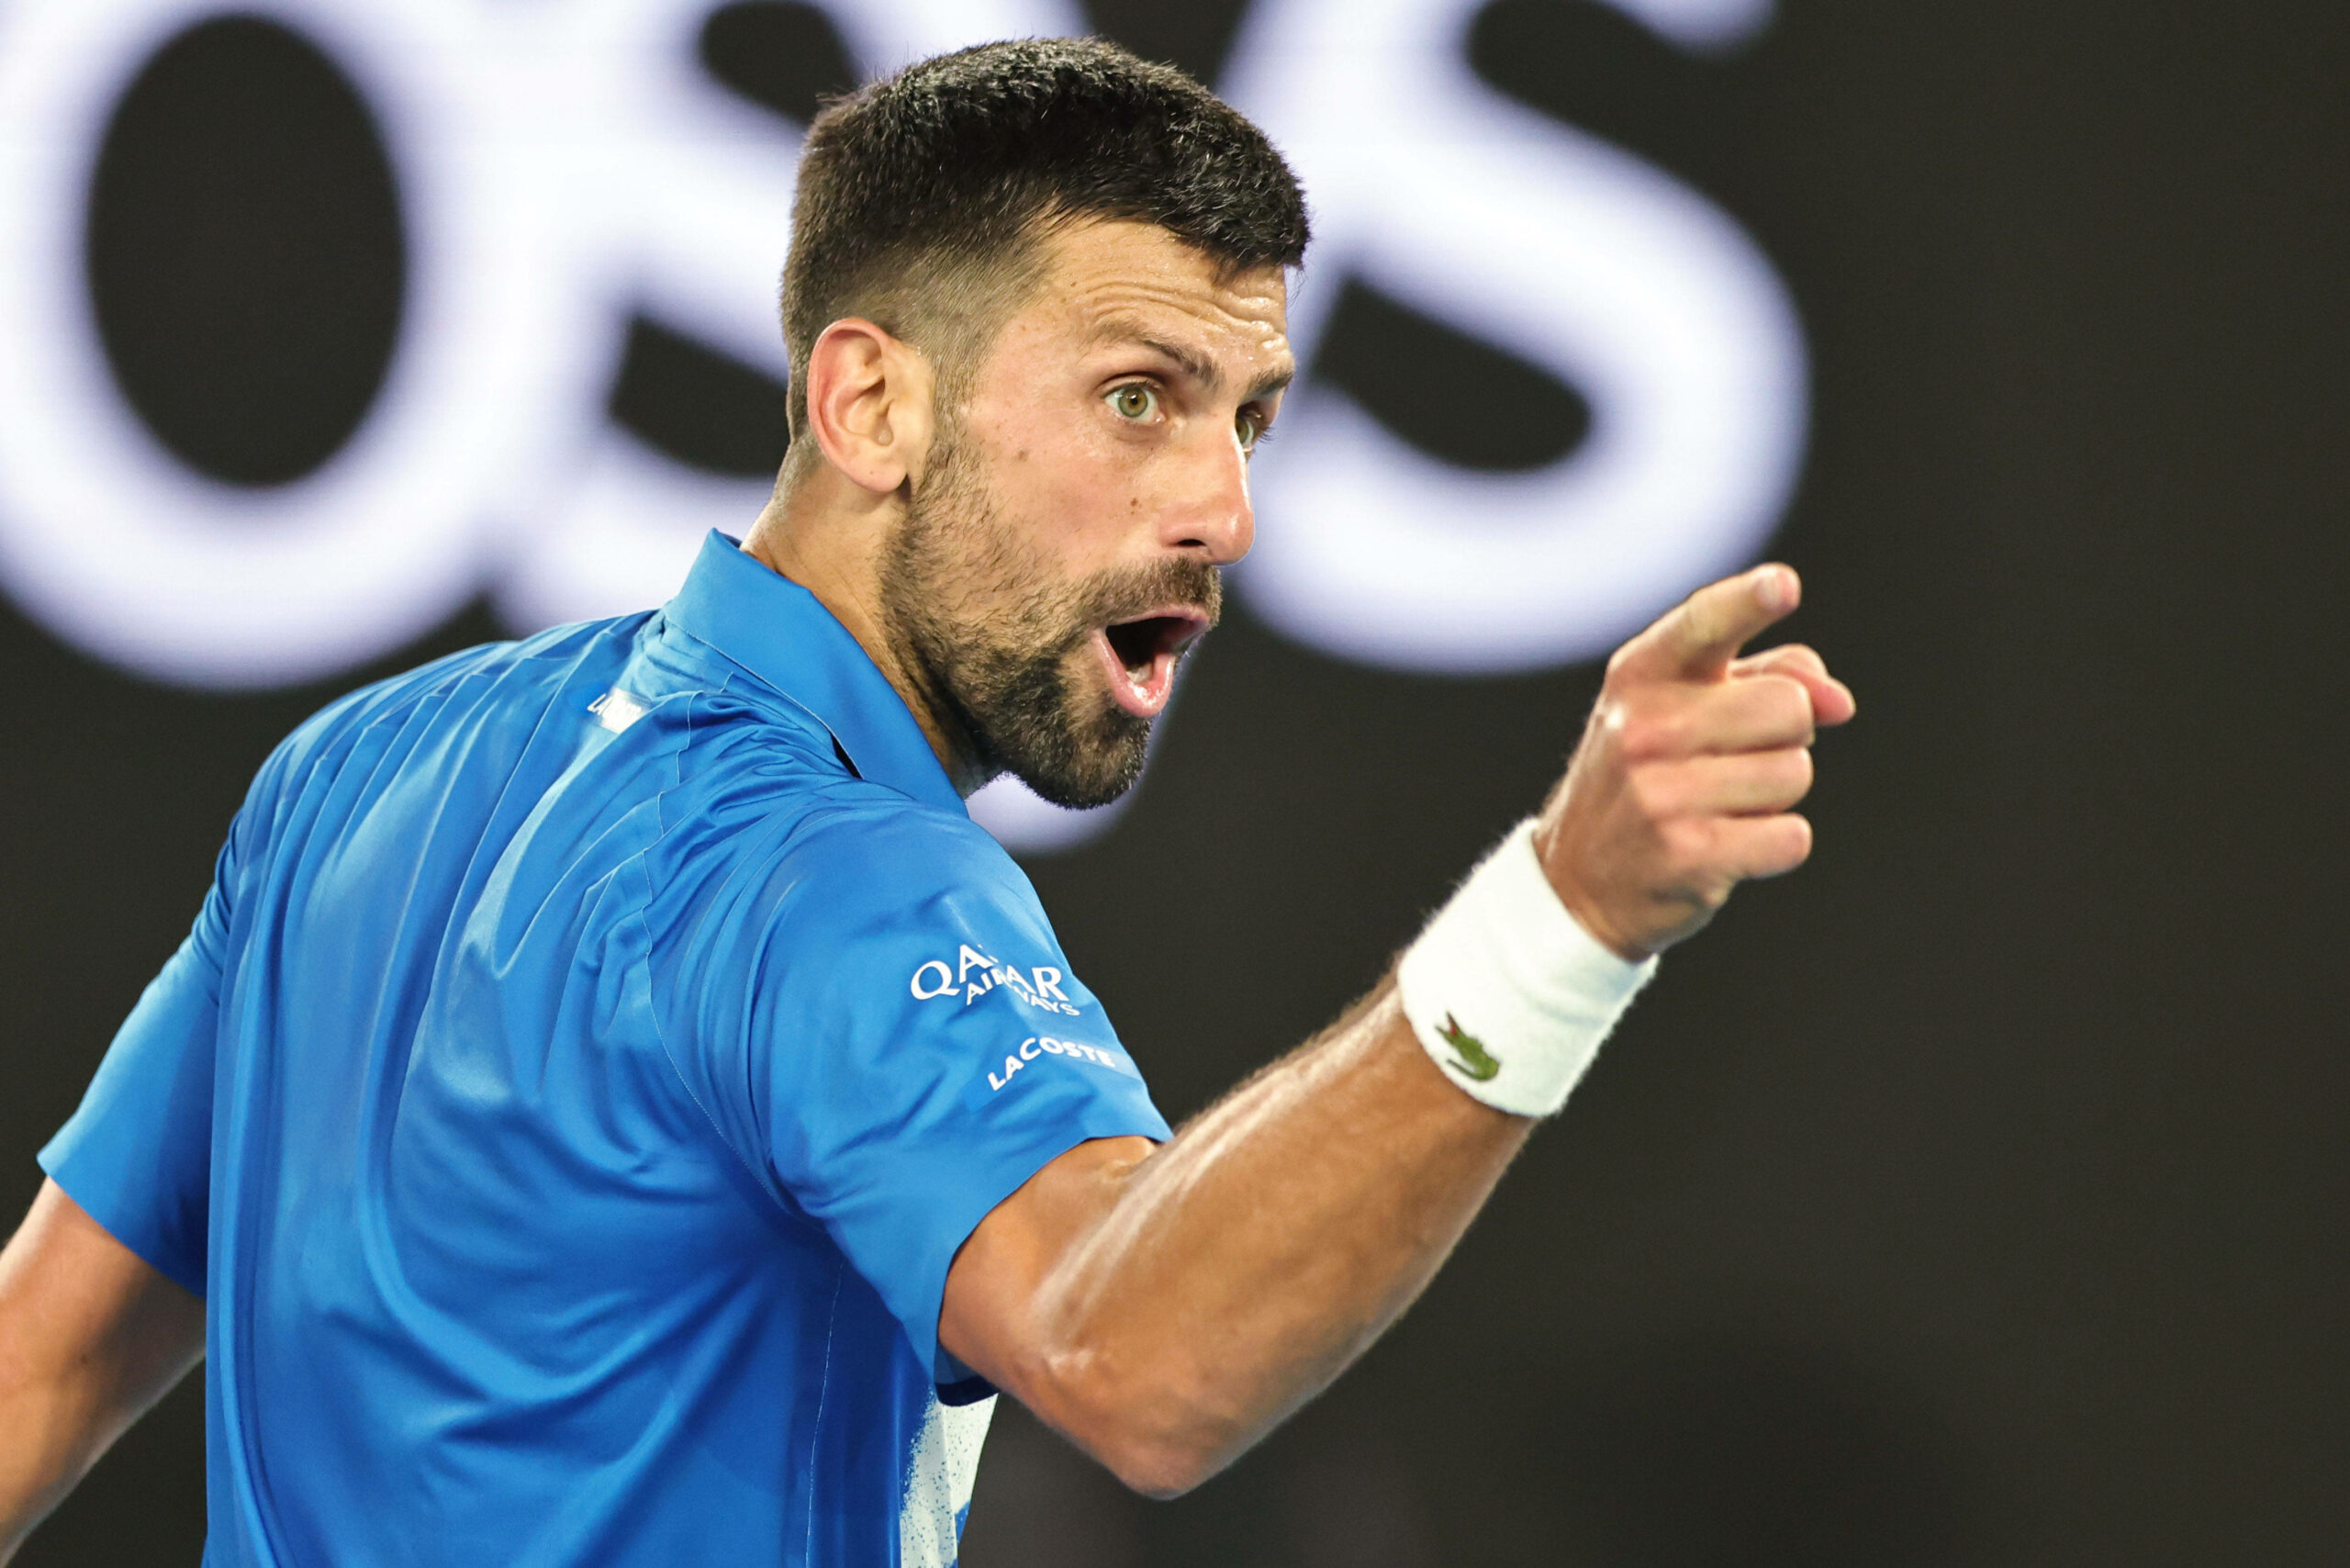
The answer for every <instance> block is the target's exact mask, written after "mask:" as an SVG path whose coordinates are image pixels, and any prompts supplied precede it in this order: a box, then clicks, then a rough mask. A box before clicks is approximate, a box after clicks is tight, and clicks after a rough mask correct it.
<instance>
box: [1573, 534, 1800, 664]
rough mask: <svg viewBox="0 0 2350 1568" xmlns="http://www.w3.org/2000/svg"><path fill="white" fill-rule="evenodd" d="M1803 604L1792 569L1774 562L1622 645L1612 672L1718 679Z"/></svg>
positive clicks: (1711, 589)
mask: <svg viewBox="0 0 2350 1568" xmlns="http://www.w3.org/2000/svg"><path fill="white" fill-rule="evenodd" d="M1802 599H1803V583H1802V580H1801V579H1800V578H1798V577H1796V574H1795V569H1794V568H1793V567H1791V566H1780V565H1778V564H1777V563H1775V562H1774V563H1772V564H1771V565H1769V566H1757V567H1755V568H1754V569H1753V570H1751V571H1747V572H1740V574H1739V575H1738V576H1736V577H1724V578H1723V579H1722V580H1721V581H1719V582H1718V583H1707V585H1706V586H1705V587H1704V588H1699V589H1698V590H1697V591H1696V592H1695V593H1693V594H1691V595H1690V596H1689V597H1688V598H1687V599H1683V600H1682V601H1681V602H1680V603H1679V604H1676V605H1674V606H1673V608H1672V609H1671V610H1666V611H1665V612H1664V613H1663V614H1662V615H1661V616H1659V617H1658V618H1657V620H1656V622H1655V623H1654V624H1653V625H1651V626H1650V627H1649V629H1648V630H1647V631H1645V632H1643V633H1640V634H1639V636H1637V637H1635V638H1633V639H1632V640H1631V641H1630V642H1629V643H1627V644H1624V650H1623V652H1622V653H1621V654H1619V655H1617V668H1619V669H1627V670H1628V671H1629V673H1631V674H1634V675H1644V676H1652V677H1656V678H1661V679H1668V680H1670V679H1683V680H1705V679H1711V678H1718V677H1720V676H1721V675H1722V674H1724V673H1725V672H1726V671H1727V670H1728V669H1729V662H1730V660H1732V659H1734V658H1736V657H1737V656H1738V650H1739V649H1740V647H1741V646H1743V645H1744V644H1746V643H1747V642H1748V641H1749V640H1750V639H1751V638H1752V637H1754V636H1755V635H1756V634H1757V633H1761V632H1762V629H1763V628H1764V627H1766V626H1769V625H1770V624H1772V623H1773V622H1776V621H1780V620H1784V619H1785V617H1786V616H1787V615H1788V614H1789V613H1790V612H1792V611H1793V610H1794V609H1795V607H1796V604H1797V603H1799V602H1800V601H1801V600H1802Z"/></svg>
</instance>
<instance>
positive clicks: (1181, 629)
mask: <svg viewBox="0 0 2350 1568" xmlns="http://www.w3.org/2000/svg"><path fill="white" fill-rule="evenodd" d="M1207 629H1208V622H1207V617H1206V616H1204V615H1202V614H1201V613H1199V612H1198V611H1197V610H1181V609H1176V610H1159V611H1158V612H1156V613H1154V614H1150V615H1142V616H1137V617H1136V618H1135V619H1134V620H1132V621H1120V622H1115V623H1114V624H1113V625H1110V626H1107V627H1104V628H1103V629H1102V631H1100V632H1098V633H1094V639H1093V640H1094V643H1095V644H1096V645H1097V646H1099V647H1100V648H1101V650H1102V664H1103V666H1105V667H1106V668H1107V670H1108V671H1109V675H1110V695H1111V696H1113V698H1115V699H1116V700H1117V703H1118V706H1119V707H1121V708H1124V709H1125V711H1127V712H1129V713H1132V714H1134V715H1135V716H1136V718H1140V719H1155V718H1157V717H1158V715H1159V713H1160V712H1161V711H1163V710H1164V709H1165V708H1166V706H1167V700H1168V698H1169V697H1170V696H1172V695H1174V691H1175V666H1176V664H1177V662H1178V661H1180V660H1181V658H1182V656H1183V650H1184V649H1186V648H1188V647H1190V646H1191V645H1192V644H1193V643H1195V642H1197V641H1198V640H1199V639H1200V636H1201V634H1202V633H1204V632H1205V631H1207Z"/></svg>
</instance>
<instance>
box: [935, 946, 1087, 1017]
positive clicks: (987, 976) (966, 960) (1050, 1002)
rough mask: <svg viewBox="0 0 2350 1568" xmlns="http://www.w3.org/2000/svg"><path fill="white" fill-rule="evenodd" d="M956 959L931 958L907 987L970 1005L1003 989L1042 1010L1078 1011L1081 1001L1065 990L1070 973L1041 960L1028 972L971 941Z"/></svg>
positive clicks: (1070, 1013)
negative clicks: (991, 956)
mask: <svg viewBox="0 0 2350 1568" xmlns="http://www.w3.org/2000/svg"><path fill="white" fill-rule="evenodd" d="M955 960H956V961H955V962H954V963H951V964H950V963H948V962H947V961H946V959H944V958H932V959H929V960H928V961H926V962H924V963H923V964H922V965H921V966H919V967H918V968H917V969H915V970H914V972H913V976H912V979H910V980H907V982H906V989H907V990H908V991H912V993H913V996H914V999H915V1000H916V1001H918V1002H935V1001H937V1000H939V999H940V998H942V997H947V998H954V999H957V1000H959V1001H960V1002H962V1004H963V1005H964V1006H966V1007H968V1006H969V1005H971V1003H973V1002H977V1001H979V998H981V997H983V996H985V995H987V994H988V993H989V992H990V991H997V990H1002V991H1005V992H1007V993H1008V994H1010V995H1012V996H1013V997H1015V998H1017V999H1018V1000H1019V1002H1021V1003H1022V1004H1023V1005H1024V1006H1028V1007H1033V1008H1035V1010H1036V1011H1038V1012H1039V1013H1059V1014H1066V1015H1067V1016H1069V1017H1071V1018H1074V1017H1076V1016H1077V1015H1078V1013H1079V1011H1080V1009H1079V1007H1078V1005H1077V1003H1075V1002H1071V1001H1070V1000H1069V993H1068V992H1066V991H1063V990H1061V981H1062V980H1064V979H1065V978H1067V977H1066V976H1064V975H1063V974H1062V972H1061V971H1060V970H1058V969H1054V968H1052V967H1051V966H1049V965H1046V964H1038V965H1036V966H1035V967H1034V968H1031V969H1028V970H1026V971H1022V970H1021V969H1018V968H1017V967H1015V966H1013V965H1011V964H1006V963H1000V962H998V961H997V960H996V959H994V958H989V957H988V956H987V955H986V954H985V953H982V952H980V951H979V949H978V948H976V947H974V946H971V945H970V944H969V943H968V942H966V943H964V944H962V945H961V946H960V947H959V948H958V950H957V953H956V955H955Z"/></svg>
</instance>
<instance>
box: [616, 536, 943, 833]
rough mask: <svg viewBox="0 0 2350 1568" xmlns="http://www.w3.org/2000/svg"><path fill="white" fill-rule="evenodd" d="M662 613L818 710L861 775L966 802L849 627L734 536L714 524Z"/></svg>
mask: <svg viewBox="0 0 2350 1568" xmlns="http://www.w3.org/2000/svg"><path fill="white" fill-rule="evenodd" d="M663 613H664V614H665V615H666V616H667V617H668V620H669V623H670V624H671V625H673V626H675V627H677V629H678V630H680V631H682V632H684V633H687V634H688V635H689V636H692V637H697V638H699V639H700V640H701V641H702V642H704V643H707V644H710V645H711V647H713V648H715V649H717V650H718V651H719V652H720V653H722V654H723V655H726V656H727V657H728V658H730V659H732V660H733V661H734V663H736V664H738V665H740V666H743V667H744V669H746V670H748V671H750V672H751V674H753V675H755V676H756V677H757V678H759V679H760V680H762V681H764V682H766V683H767V685H768V686H770V687H773V688H774V689H776V690H777V691H778V692H780V693H782V694H783V695H784V696H786V697H789V699H791V700H792V701H794V702H796V703H798V704H799V705H800V707H802V708H804V709H806V710H807V711H809V712H811V713H812V714H813V715H815V717H816V720H817V722H820V723H822V725H823V726H824V728H826V729H827V730H830V731H831V732H832V734H833V739H834V742H835V743H836V744H837V745H839V746H840V748H841V749H842V751H844V752H845V753H846V754H847V756H848V757H849V759H850V764H851V766H852V767H855V768H856V772H857V773H858V775H859V776H860V777H863V778H870V779H872V780H873V781H874V782H875V783H878V784H886V785H888V786H890V788H891V789H893V790H899V791H901V793H904V794H908V795H911V796H912V797H913V798H914V799H915V800H917V801H922V802H923V804H925V805H932V806H938V807H942V808H945V809H948V810H952V811H956V812H961V811H962V810H963V809H964V807H963V798H962V797H961V796H960V795H957V793H956V792H955V786H954V785H953V784H952V783H951V782H949V781H948V779H947V777H946V769H945V768H944V767H940V766H939V762H938V754H937V753H936V752H934V751H933V750H931V749H930V741H929V739H928V737H926V736H925V735H923V733H922V726H921V725H920V724H918V723H916V722H914V716H913V712H912V710H911V709H909V708H908V707H907V706H906V703H905V699H903V698H901V697H900V696H899V695H898V689H897V688H896V687H894V686H891V685H890V679H889V677H887V676H885V675H883V674H882V673H881V670H880V667H879V666H877V665H876V664H875V663H874V662H873V660H872V658H871V656H870V655H867V653H866V651H865V649H864V647H863V646H862V645H861V644H858V642H857V640H856V638H855V637H853V636H851V635H850V634H849V631H848V628H847V627H845V626H843V625H842V624H841V623H840V622H839V621H837V620H835V619H834V616H833V612H832V611H831V610H827V609H825V608H824V606H823V602H822V600H821V599H818V598H817V597H816V596H815V595H814V594H812V593H810V592H809V591H808V590H807V589H806V588H801V587H800V585H799V584H798V583H795V582H793V581H792V580H791V579H790V578H789V577H785V576H784V575H783V574H782V573H780V572H778V571H777V570H775V569H774V568H773V567H771V566H768V565H767V563H766V562H764V561H761V560H760V559H759V558H758V557H757V556H755V555H753V554H748V553H747V552H745V551H744V549H743V547H742V545H741V544H740V543H738V542H737V541H735V540H733V539H731V538H729V537H728V536H727V535H725V534H723V533H721V532H718V531H717V530H716V529H712V530H711V533H710V537H709V538H707V539H705V540H703V541H702V545H701V554H700V555H699V556H698V557H696V558H695V561H694V566H693V570H692V571H690V572H688V574H686V585H685V587H683V588H679V589H678V590H677V598H675V599H671V600H670V601H669V602H668V603H667V604H666V606H664V607H663Z"/></svg>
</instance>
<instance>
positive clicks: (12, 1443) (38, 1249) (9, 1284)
mask: <svg viewBox="0 0 2350 1568" xmlns="http://www.w3.org/2000/svg"><path fill="white" fill-rule="evenodd" d="M203 1353H204V1303H203V1302H202V1301H200V1300H198V1299H197V1298H196V1297H195V1296H193V1295H190V1294H188V1293H187V1292H185V1291H184V1290H182V1289H180V1287H179V1286H177V1285H175V1284H173V1282H171V1281H169V1280H167V1279H165V1278H164V1277H163V1276H162V1274H159V1273H157V1272H156V1271H154V1270H153V1269H151V1268H150V1267H148V1266H147V1264H145V1263H144V1262H141V1261H140V1260H139V1259H138V1258H137V1257H135V1256H134V1255H132V1254H131V1253H130V1252H129V1250H128V1249H125V1248H124V1247H122V1245H121V1244H120V1243H118V1242H117V1241H116V1240H115V1239H114V1238H112V1237H110V1236H108V1235H107V1234H106V1231H105V1230H103V1229H102V1228H100V1227H99V1226H98V1225H97V1224H96V1223H95V1221H93V1220H92V1219H91V1218H90V1217H89V1216H88V1215H85V1214H84V1213H83V1212H82V1210H81V1209H80V1208H79V1207H78V1206H77V1205H75V1204H74V1203H73V1200H72V1199H71V1198H69V1197H67V1196H66V1195H65V1193H63V1192H62V1190H61V1189H60V1188H58V1187H57V1185H56V1184H55V1183H54V1182H47V1183H44V1184H43V1185H42V1188H41V1192H40V1195H39V1197H38V1198H37V1199H35V1200H34V1203H33V1206H32V1212H31V1213H30V1214H28V1215H26V1217H25V1223H24V1224H23V1225H22V1226H20V1227H19V1228H18V1229H17V1234H16V1236H15V1237H14V1238H12V1239H11V1240H10V1241H9V1243H8V1246H7V1248H6V1250H5V1251H0V1563H5V1562H6V1561H7V1560H8V1559H9V1558H10V1557H11V1556H13V1555H14V1554H15V1552H16V1550H17V1546H18V1545H20V1544H21V1543H22V1542H23V1540H24V1538H25V1537H26V1536H27V1535H28V1534H30V1533H31V1532H32V1529H33V1527H34V1526H36V1525H38V1524H39V1523H40V1521H41V1519H42V1518H44V1517H46V1516H47V1515H48V1513H49V1511H50V1509H51V1508H53V1507H55V1506H57V1505H58V1503H59V1502H60V1501H61V1500H62V1499H63V1497H64V1496H65V1495H66V1494H67V1493H68V1492H70V1491H72V1490H73V1485H74V1484H75V1483H76V1482H78V1481H80V1480H81V1479H82V1476H83V1474H84V1473H85V1472H86V1471H88V1469H89V1468H90V1466H91V1465H92V1464H94V1463H95V1462H97V1459H98V1456H99V1455H101V1454H103V1453H104V1452H106V1449H107V1448H108V1447H109V1446H111V1445H112V1444H113V1442H114V1440H115V1439H117V1438H118V1437H120V1436H121V1435H122V1433H123V1430H124V1428H128V1427H129V1425H130V1424H131V1423H132V1422H133V1421H135V1420H137V1419H138V1418H139V1417H140V1416H141V1415H143V1414H145V1413H146V1411H147V1409H148V1408H149V1407H150V1406H152V1405H153V1404H154V1403H155V1401H156V1400H158V1399H160V1398H162V1396H163V1394H165V1393H166V1392H167V1391H169V1389H170V1388H171V1386H172V1385H173V1383H177V1382H178V1381H179V1380H180V1379H181V1378H182V1377H183V1376H185V1374H186V1372H187V1370H188V1369H189V1368H190V1367H192V1366H194V1365H195V1364H196V1361H197V1360H198V1359H200V1358H201V1357H202V1355H203Z"/></svg>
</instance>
